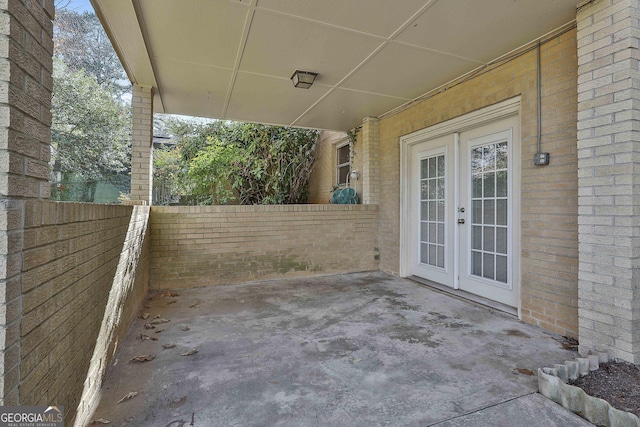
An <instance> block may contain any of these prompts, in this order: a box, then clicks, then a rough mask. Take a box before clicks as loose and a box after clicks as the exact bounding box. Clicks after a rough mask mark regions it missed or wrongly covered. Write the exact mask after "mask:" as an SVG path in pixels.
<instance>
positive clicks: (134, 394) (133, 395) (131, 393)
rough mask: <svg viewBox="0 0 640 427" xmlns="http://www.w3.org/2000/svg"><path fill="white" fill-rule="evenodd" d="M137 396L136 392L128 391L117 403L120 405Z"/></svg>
mask: <svg viewBox="0 0 640 427" xmlns="http://www.w3.org/2000/svg"><path fill="white" fill-rule="evenodd" d="M137 395H138V392H137V391H130V392H129V393H128V394H125V395H124V397H123V398H122V399H120V400H118V403H122V402H124V401H125V400H129V399H133V398H134V397H136V396H137Z"/></svg>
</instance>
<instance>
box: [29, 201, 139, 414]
mask: <svg viewBox="0 0 640 427" xmlns="http://www.w3.org/2000/svg"><path fill="white" fill-rule="evenodd" d="M134 212H135V213H136V215H137V216H139V218H138V221H136V222H135V223H136V224H138V226H142V225H144V227H145V228H146V223H147V218H148V212H149V208H143V207H135V208H134V207H131V206H113V205H91V204H80V203H57V202H50V201H26V202H25V224H24V240H23V267H22V274H21V281H22V296H21V299H22V307H21V310H22V316H21V322H20V325H19V331H16V333H19V334H20V336H21V338H20V343H21V345H20V347H21V351H20V353H19V359H20V370H19V377H20V378H19V382H20V397H19V399H20V404H23V405H49V404H56V405H63V406H64V408H65V412H66V414H65V418H66V419H65V425H68V424H69V423H70V421H71V420H72V419H73V418H74V416H75V413H76V411H75V409H76V407H77V406H78V404H79V402H80V397H81V395H82V392H83V388H84V384H85V380H86V378H87V374H88V372H89V365H90V361H91V359H92V357H93V355H94V349H95V348H96V342H97V340H98V336H99V332H100V330H101V328H102V324H103V319H104V318H105V317H109V316H105V308H106V307H107V301H108V299H109V293H110V292H111V291H112V289H117V288H121V286H120V285H121V284H122V283H125V282H127V280H128V281H130V282H131V283H132V285H131V286H129V288H128V289H127V293H128V294H127V295H129V296H130V297H129V298H124V300H123V301H124V303H123V304H122V305H121V306H120V308H119V311H120V315H119V316H118V317H117V318H116V319H115V320H116V322H115V325H116V328H115V332H114V333H113V334H112V338H113V337H121V336H122V335H123V334H124V333H126V330H127V329H128V327H129V325H130V324H131V321H132V319H133V316H134V315H135V311H136V309H137V308H138V306H139V305H140V303H141V301H142V298H144V296H145V294H146V292H147V289H148V288H147V284H148V268H146V269H145V266H144V265H143V266H141V268H139V269H137V268H135V266H136V265H137V263H133V264H132V263H129V264H128V265H129V266H130V267H133V268H129V269H126V268H125V270H122V271H123V272H125V274H123V275H118V274H117V271H118V270H119V268H120V269H122V267H120V264H122V256H121V255H122V254H125V258H126V257H129V255H130V254H131V250H132V248H134V247H135V248H137V250H138V258H139V259H140V258H141V259H143V260H144V259H145V257H148V255H145V254H144V253H143V250H142V246H143V245H142V243H141V242H140V237H141V235H140V233H137V234H136V233H135V232H133V233H132V232H131V230H130V229H131V227H130V222H131V218H132V213H134ZM134 216H135V215H134ZM134 228H135V227H134ZM146 250H147V251H148V247H146ZM129 258H131V257H129ZM125 264H126V263H125ZM134 264H136V265H134ZM125 267H126V265H125ZM133 283H135V286H133ZM109 315H110V316H111V317H113V314H112V313H110V314H109ZM111 347H113V346H111ZM112 350H114V349H113V348H112ZM112 354H113V351H112V352H111V354H110V355H112ZM108 359H109V357H104V360H102V365H103V366H104V365H107V364H108V363H109V360H108ZM95 379H98V378H93V379H92V381H94V380H95Z"/></svg>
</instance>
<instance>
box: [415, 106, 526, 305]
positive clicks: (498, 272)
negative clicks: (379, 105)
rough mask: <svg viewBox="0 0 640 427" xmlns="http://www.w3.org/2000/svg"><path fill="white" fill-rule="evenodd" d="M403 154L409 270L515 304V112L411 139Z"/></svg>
mask: <svg viewBox="0 0 640 427" xmlns="http://www.w3.org/2000/svg"><path fill="white" fill-rule="evenodd" d="M407 157H408V165H407V166H408V167H409V172H408V174H407V180H408V185H407V186H406V188H407V190H408V193H407V196H408V197H407V199H408V200H407V201H406V209H405V212H406V214H407V218H406V221H407V224H408V227H406V232H407V233H408V236H406V239H405V241H406V242H407V245H408V246H407V251H406V252H407V253H406V255H407V258H408V263H407V264H408V270H409V271H408V273H409V274H410V275H416V276H419V277H423V278H425V279H428V280H432V281H434V282H438V283H441V284H444V285H447V286H450V287H453V288H456V289H457V288H459V289H462V290H465V291H468V292H471V293H473V294H477V295H480V296H482V297H485V298H489V299H492V300H494V301H497V302H500V303H503V304H507V305H510V306H513V307H516V306H517V305H518V304H517V302H518V282H519V280H518V277H517V263H518V259H519V258H518V252H519V247H518V246H519V245H518V242H519V228H518V206H519V198H518V195H519V188H518V187H519V185H518V183H519V119H518V116H517V115H511V116H509V117H506V118H502V119H500V120H493V121H490V122H489V123H480V124H477V125H474V126H468V127H467V128H466V129H464V130H463V131H461V132H455V131H453V132H448V133H445V134H444V135H439V136H436V137H432V138H425V139H424V140H421V141H417V142H414V143H413V144H411V145H410V147H409V148H408V150H407Z"/></svg>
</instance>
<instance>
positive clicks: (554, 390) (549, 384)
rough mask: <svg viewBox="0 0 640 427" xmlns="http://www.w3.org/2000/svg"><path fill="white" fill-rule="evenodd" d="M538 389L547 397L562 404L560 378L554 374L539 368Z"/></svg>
mask: <svg viewBox="0 0 640 427" xmlns="http://www.w3.org/2000/svg"><path fill="white" fill-rule="evenodd" d="M538 391H539V392H540V394H542V395H543V396H544V397H546V398H547V399H551V400H553V401H554V402H556V403H559V404H562V400H561V397H560V379H559V378H558V377H556V376H553V375H548V374H545V373H544V372H542V370H541V369H538Z"/></svg>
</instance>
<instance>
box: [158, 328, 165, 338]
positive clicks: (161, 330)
mask: <svg viewBox="0 0 640 427" xmlns="http://www.w3.org/2000/svg"><path fill="white" fill-rule="evenodd" d="M160 332H164V329H158V330H157V331H156V334H159V333H160ZM156 339H157V338H156Z"/></svg>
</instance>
